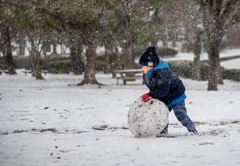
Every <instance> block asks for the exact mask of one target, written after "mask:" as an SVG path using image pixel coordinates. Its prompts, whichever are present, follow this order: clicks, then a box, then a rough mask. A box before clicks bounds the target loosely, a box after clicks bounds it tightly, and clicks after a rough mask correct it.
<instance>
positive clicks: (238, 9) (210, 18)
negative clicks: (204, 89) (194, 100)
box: [198, 0, 240, 91]
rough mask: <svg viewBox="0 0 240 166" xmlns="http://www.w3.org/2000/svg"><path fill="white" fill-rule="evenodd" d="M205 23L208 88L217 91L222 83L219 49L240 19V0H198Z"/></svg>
mask: <svg viewBox="0 0 240 166" xmlns="http://www.w3.org/2000/svg"><path fill="white" fill-rule="evenodd" d="M198 2H199V4H200V6H201V10H202V15H203V23H204V33H205V36H206V42H207V53H208V57H209V65H210V68H209V77H208V90H209V91H212V90H213V91H216V90H217V89H218V88H217V85H218V83H222V76H221V69H220V58H219V49H220V45H221V42H222V38H223V36H224V34H225V33H226V31H227V30H228V29H229V27H231V26H232V25H233V24H235V23H237V22H239V21H240V1H239V0H198Z"/></svg>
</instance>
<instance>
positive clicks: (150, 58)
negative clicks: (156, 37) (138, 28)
mask: <svg viewBox="0 0 240 166" xmlns="http://www.w3.org/2000/svg"><path fill="white" fill-rule="evenodd" d="M159 62H160V60H159V57H158V54H157V52H156V48H155V47H154V46H149V47H148V48H147V50H146V51H145V52H144V53H143V54H142V55H141V57H140V60H139V64H140V65H142V66H151V67H155V66H157V65H158V64H159Z"/></svg>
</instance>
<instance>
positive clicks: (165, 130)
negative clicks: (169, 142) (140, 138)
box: [160, 124, 168, 134]
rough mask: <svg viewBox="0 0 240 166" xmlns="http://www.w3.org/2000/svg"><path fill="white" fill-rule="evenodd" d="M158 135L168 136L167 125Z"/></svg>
mask: <svg viewBox="0 0 240 166" xmlns="http://www.w3.org/2000/svg"><path fill="white" fill-rule="evenodd" d="M160 134H168V124H167V126H166V127H165V128H164V129H163V131H161V132H160Z"/></svg>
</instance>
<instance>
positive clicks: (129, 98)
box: [0, 60, 240, 166]
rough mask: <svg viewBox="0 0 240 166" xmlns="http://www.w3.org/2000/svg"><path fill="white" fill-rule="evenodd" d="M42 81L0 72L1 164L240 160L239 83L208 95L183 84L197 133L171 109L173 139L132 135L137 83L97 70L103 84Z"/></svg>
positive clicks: (199, 85)
mask: <svg viewBox="0 0 240 166" xmlns="http://www.w3.org/2000/svg"><path fill="white" fill-rule="evenodd" d="M233 62H234V61H231V62H230V61H229V63H228V61H227V62H224V63H225V65H226V66H227V67H230V66H232V65H233V64H232V63H233ZM236 63H237V64H238V65H239V63H238V61H237V60H236ZM235 65H236V64H235ZM236 66H237V65H236ZM44 77H45V80H44V81H36V80H35V79H34V78H32V77H31V76H30V75H27V76H25V75H24V73H22V72H21V70H18V75H16V76H9V75H5V74H2V75H0V114H1V116H0V166H43V165H45V166H53V165H58V166H75V165H93V166H95V165H100V166H102V165H103V166H105V165H106V166H109V165H122V166H126V165H134V166H145V165H146V166H149V165H154V166H155V165H156V166H158V165H164V166H165V165H172V166H176V165H178V166H190V165H191V166H194V165H195V166H198V165H201V166H202V165H204V166H205V165H216V166H226V165H227V166H238V165H239V163H240V101H239V99H240V83H238V82H232V81H229V80H224V85H221V86H219V91H217V92H208V91H206V89H207V82H206V81H201V82H200V81H192V80H189V79H183V82H184V84H185V86H186V89H187V90H186V94H187V96H188V98H187V100H186V107H187V109H188V114H189V116H190V117H191V119H192V120H193V121H194V122H195V124H196V128H197V130H198V131H199V135H190V134H188V132H187V130H186V129H185V128H184V127H183V126H182V125H181V124H180V123H179V122H178V121H177V120H176V117H175V115H174V113H173V112H171V113H170V119H169V121H170V126H169V133H170V135H173V136H176V137H171V138H165V137H161V138H134V137H133V135H132V134H131V132H130V131H129V130H128V129H127V128H128V126H127V114H128V110H129V106H130V105H131V104H132V103H133V102H134V101H135V100H136V99H137V98H138V97H139V96H140V95H142V94H144V93H146V92H148V90H147V88H146V87H145V86H144V85H142V84H141V81H139V82H138V81H136V82H131V84H129V85H126V86H124V85H116V79H113V78H111V75H104V74H101V73H99V74H97V80H98V81H99V82H100V83H103V84H105V86H101V87H98V86H80V87H79V86H74V85H75V84H77V83H79V82H80V81H81V79H82V76H74V75H53V74H47V75H46V76H44ZM69 85H71V86H69Z"/></svg>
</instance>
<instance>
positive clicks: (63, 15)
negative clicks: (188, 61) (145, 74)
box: [0, 0, 240, 90]
mask: <svg viewBox="0 0 240 166" xmlns="http://www.w3.org/2000/svg"><path fill="white" fill-rule="evenodd" d="M239 21H240V1H239V0H194V1H192V0H138V1H136V0H106V1H99V0H95V1H93V0H68V1H66V0H0V35H1V40H0V51H1V52H2V54H3V60H4V63H3V64H4V66H3V67H4V68H6V69H8V71H9V73H10V74H16V71H15V64H14V61H13V56H12V48H11V47H12V46H11V42H13V41H15V42H16V43H18V44H19V47H20V46H24V45H26V43H25V42H26V39H27V40H28V41H29V42H30V47H29V48H28V49H29V52H30V56H29V58H30V61H29V62H30V67H31V69H32V71H33V75H34V76H35V77H36V78H37V79H43V77H42V75H41V73H42V69H43V66H44V64H45V63H46V60H47V55H46V52H47V47H48V45H49V44H52V45H56V44H65V45H67V46H68V47H69V48H70V60H71V67H72V70H73V72H74V73H75V74H80V73H81V70H82V69H84V79H83V81H82V82H81V83H79V84H98V82H97V80H96V77H95V75H96V64H97V61H96V59H97V58H98V63H102V64H105V66H107V68H108V70H109V71H111V72H112V74H113V76H114V74H115V72H114V71H115V70H116V69H119V68H126V69H131V68H135V67H136V65H135V58H136V56H138V55H140V53H141V52H142V51H143V50H144V49H145V48H146V47H147V46H148V45H156V44H157V42H158V41H159V40H161V41H162V43H163V44H162V45H163V46H165V47H167V46H168V42H169V41H171V43H172V45H171V47H175V46H176V42H177V40H178V36H180V35H181V36H184V37H185V39H186V41H187V44H186V51H188V50H192V51H193V52H194V63H195V65H194V68H193V69H192V70H194V72H193V73H194V74H193V78H194V79H200V78H199V77H200V66H201V62H200V52H201V50H200V48H201V47H200V45H201V41H202V40H204V41H205V47H206V51H207V53H208V56H209V64H210V65H209V71H210V72H209V77H208V90H217V85H218V84H219V83H222V76H221V68H220V58H219V50H220V48H221V44H222V39H223V37H224V35H225V36H226V34H228V35H231V33H230V32H232V33H233V32H234V31H237V32H236V33H233V34H239ZM203 37H204V39H203ZM98 46H104V48H105V56H104V58H103V57H97V55H96V48H97V47H98ZM119 48H121V51H120V49H119ZM84 50H85V51H84ZM55 52H56V51H55ZM41 55H44V56H43V57H42V56H41ZM101 58H102V60H101ZM83 66H84V67H83Z"/></svg>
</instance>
